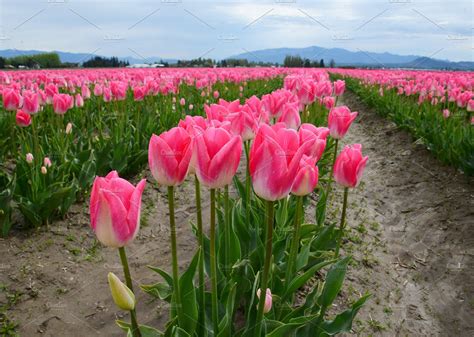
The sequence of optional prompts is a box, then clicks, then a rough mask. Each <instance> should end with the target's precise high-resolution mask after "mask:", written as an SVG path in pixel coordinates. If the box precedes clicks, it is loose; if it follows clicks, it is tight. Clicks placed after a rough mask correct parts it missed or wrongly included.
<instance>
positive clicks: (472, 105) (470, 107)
mask: <svg viewBox="0 0 474 337" xmlns="http://www.w3.org/2000/svg"><path fill="white" fill-rule="evenodd" d="M466 109H467V111H469V112H472V111H474V99H470V100H469V101H468V102H467V108H466Z"/></svg>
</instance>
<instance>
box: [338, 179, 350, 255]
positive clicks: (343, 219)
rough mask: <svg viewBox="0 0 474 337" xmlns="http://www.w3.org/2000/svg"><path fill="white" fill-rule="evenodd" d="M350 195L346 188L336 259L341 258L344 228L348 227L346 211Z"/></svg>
mask: <svg viewBox="0 0 474 337" xmlns="http://www.w3.org/2000/svg"><path fill="white" fill-rule="evenodd" d="M348 194H349V188H347V187H345V188H344V202H343V204H342V215H341V223H340V224H339V235H338V238H337V245H336V252H335V255H336V258H337V257H339V248H340V247H341V242H342V237H343V235H344V228H345V226H346V210H347V196H348Z"/></svg>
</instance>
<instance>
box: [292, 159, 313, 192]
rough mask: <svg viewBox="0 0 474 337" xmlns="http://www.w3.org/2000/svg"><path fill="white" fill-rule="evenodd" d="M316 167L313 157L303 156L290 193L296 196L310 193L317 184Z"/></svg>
mask: <svg viewBox="0 0 474 337" xmlns="http://www.w3.org/2000/svg"><path fill="white" fill-rule="evenodd" d="M318 174H319V171H318V167H317V166H316V160H315V158H313V157H308V156H303V158H301V161H300V167H299V168H298V173H297V174H296V177H295V181H294V183H293V187H292V188H291V193H293V194H294V195H298V196H303V195H307V194H310V193H312V192H313V191H314V189H315V187H316V185H317V184H318Z"/></svg>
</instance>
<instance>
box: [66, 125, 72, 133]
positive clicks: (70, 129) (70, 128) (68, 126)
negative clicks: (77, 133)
mask: <svg viewBox="0 0 474 337" xmlns="http://www.w3.org/2000/svg"><path fill="white" fill-rule="evenodd" d="M65 132H66V134H67V135H69V134H70V133H71V132H72V123H67V125H66V131H65Z"/></svg>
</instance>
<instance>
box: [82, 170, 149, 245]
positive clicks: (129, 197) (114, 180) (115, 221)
mask: <svg viewBox="0 0 474 337" xmlns="http://www.w3.org/2000/svg"><path fill="white" fill-rule="evenodd" d="M145 184H146V180H145V179H142V180H141V181H140V182H139V183H138V185H137V187H135V186H133V185H132V184H130V183H129V182H128V181H127V180H125V179H122V178H120V177H119V176H118V173H117V172H116V171H112V172H110V173H109V174H108V175H107V176H106V177H104V178H102V177H96V178H95V180H94V184H93V186H92V192H91V198H90V214H91V227H92V229H93V230H94V232H95V234H96V236H97V239H98V240H99V241H100V242H102V244H104V245H106V246H108V247H115V248H118V247H123V246H125V245H127V244H128V243H129V242H131V241H132V240H133V239H134V238H135V236H136V235H137V233H138V229H139V228H140V209H141V202H142V200H141V199H142V193H143V190H144V189H145Z"/></svg>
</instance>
